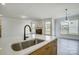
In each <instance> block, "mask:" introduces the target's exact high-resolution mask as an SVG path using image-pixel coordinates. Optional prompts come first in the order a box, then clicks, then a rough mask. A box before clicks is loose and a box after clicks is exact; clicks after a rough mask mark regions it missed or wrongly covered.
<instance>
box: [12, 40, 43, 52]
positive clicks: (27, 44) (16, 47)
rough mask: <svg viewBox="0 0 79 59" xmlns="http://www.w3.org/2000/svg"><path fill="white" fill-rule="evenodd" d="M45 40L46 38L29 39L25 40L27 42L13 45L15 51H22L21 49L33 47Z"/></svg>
mask: <svg viewBox="0 0 79 59" xmlns="http://www.w3.org/2000/svg"><path fill="white" fill-rule="evenodd" d="M43 41H44V40H41V39H34V40H29V41H25V42H20V43H15V44H12V46H11V47H12V49H13V50H14V51H20V50H23V49H25V48H28V47H31V46H33V45H36V44H39V43H41V42H43Z"/></svg>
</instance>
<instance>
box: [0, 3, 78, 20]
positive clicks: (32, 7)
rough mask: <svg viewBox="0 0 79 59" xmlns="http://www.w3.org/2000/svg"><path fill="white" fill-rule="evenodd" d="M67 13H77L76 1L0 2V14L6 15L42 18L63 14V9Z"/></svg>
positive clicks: (56, 16)
mask: <svg viewBox="0 0 79 59" xmlns="http://www.w3.org/2000/svg"><path fill="white" fill-rule="evenodd" d="M66 8H67V9H68V15H73V14H79V4H78V3H6V4H5V5H1V4H0V14H2V15H3V16H7V17H15V18H21V17H20V16H27V17H28V18H34V19H43V18H49V17H52V18H54V19H55V18H59V17H63V16H65V9H66Z"/></svg>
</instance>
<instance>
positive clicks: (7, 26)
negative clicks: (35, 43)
mask: <svg viewBox="0 0 79 59" xmlns="http://www.w3.org/2000/svg"><path fill="white" fill-rule="evenodd" d="M26 24H29V25H31V20H19V19H14V18H7V17H3V19H2V37H1V39H0V48H2V50H1V51H0V54H10V49H11V44H12V43H14V42H20V41H22V40H23V38H24V36H23V35H24V26H25V25H26Z"/></svg>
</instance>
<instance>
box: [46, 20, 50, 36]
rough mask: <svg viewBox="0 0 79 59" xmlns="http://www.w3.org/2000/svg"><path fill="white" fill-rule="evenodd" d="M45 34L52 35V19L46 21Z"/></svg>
mask: <svg viewBox="0 0 79 59" xmlns="http://www.w3.org/2000/svg"><path fill="white" fill-rule="evenodd" d="M45 34H46V35H51V22H50V21H46V22H45Z"/></svg>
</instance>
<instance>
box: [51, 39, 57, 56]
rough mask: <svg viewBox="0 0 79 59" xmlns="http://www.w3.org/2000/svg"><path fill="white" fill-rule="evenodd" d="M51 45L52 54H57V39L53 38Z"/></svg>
mask: <svg viewBox="0 0 79 59" xmlns="http://www.w3.org/2000/svg"><path fill="white" fill-rule="evenodd" d="M52 46H53V49H52V55H57V40H54V41H53V42H52Z"/></svg>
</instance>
